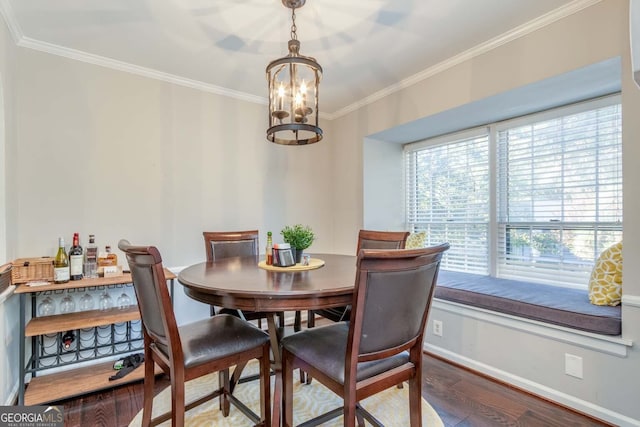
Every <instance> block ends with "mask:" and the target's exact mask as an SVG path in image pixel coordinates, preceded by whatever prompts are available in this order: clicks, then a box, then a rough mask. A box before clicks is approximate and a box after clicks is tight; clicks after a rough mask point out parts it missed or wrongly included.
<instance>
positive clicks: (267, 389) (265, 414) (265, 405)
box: [260, 346, 271, 427]
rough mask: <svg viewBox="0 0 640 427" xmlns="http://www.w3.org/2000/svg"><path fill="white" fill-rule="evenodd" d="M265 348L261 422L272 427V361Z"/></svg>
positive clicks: (262, 368)
mask: <svg viewBox="0 0 640 427" xmlns="http://www.w3.org/2000/svg"><path fill="white" fill-rule="evenodd" d="M269 356H270V353H269V347H268V346H265V349H264V351H263V352H262V359H260V420H261V424H262V426H263V427H271V417H270V412H271V360H269Z"/></svg>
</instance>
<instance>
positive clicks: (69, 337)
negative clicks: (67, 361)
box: [62, 331, 76, 350]
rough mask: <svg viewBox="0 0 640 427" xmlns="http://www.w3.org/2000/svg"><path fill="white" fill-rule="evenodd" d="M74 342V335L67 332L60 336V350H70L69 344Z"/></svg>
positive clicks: (71, 332)
mask: <svg viewBox="0 0 640 427" xmlns="http://www.w3.org/2000/svg"><path fill="white" fill-rule="evenodd" d="M75 340H76V334H74V333H73V331H67V332H65V333H64V335H63V336H62V349H63V350H69V349H71V344H73V342H74V341H75Z"/></svg>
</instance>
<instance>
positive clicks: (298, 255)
mask: <svg viewBox="0 0 640 427" xmlns="http://www.w3.org/2000/svg"><path fill="white" fill-rule="evenodd" d="M291 250H292V251H295V259H296V264H300V263H301V262H302V254H303V252H304V249H295V248H292V249H291Z"/></svg>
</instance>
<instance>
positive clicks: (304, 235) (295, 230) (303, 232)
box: [280, 224, 316, 263]
mask: <svg viewBox="0 0 640 427" xmlns="http://www.w3.org/2000/svg"><path fill="white" fill-rule="evenodd" d="M280 234H282V237H283V238H284V241H285V242H286V243H289V244H290V245H291V248H292V249H295V252H296V262H297V263H299V262H300V259H301V257H302V252H303V251H304V250H305V249H307V248H308V247H309V246H311V244H312V243H313V241H314V240H315V238H316V235H315V234H314V233H313V230H312V229H311V227H309V226H308V225H302V224H296V225H294V226H289V225H287V226H285V227H284V228H283V229H282V230H281V231H280Z"/></svg>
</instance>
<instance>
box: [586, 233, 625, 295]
mask: <svg viewBox="0 0 640 427" xmlns="http://www.w3.org/2000/svg"><path fill="white" fill-rule="evenodd" d="M621 299H622V242H618V243H616V244H615V245H612V246H610V247H608V248H607V249H605V250H604V251H603V252H602V253H601V254H600V256H599V257H598V260H597V261H596V264H595V265H594V266H593V271H592V272H591V278H590V279H589V301H591V304H595V305H618V304H620V300H621Z"/></svg>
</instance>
